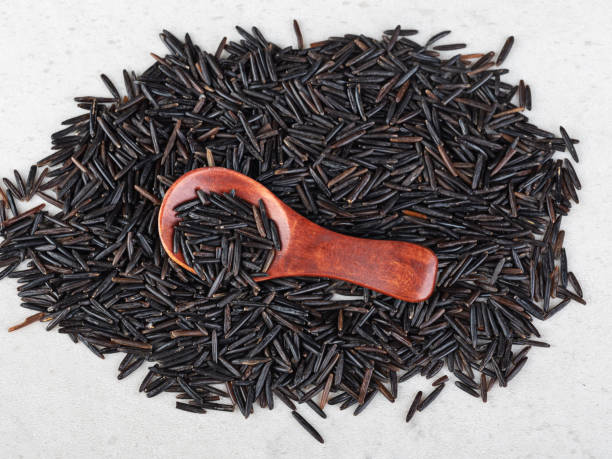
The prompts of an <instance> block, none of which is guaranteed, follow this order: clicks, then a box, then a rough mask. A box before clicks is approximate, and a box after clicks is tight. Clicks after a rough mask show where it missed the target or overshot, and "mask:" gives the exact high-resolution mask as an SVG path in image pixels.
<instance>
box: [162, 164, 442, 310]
mask: <svg viewBox="0 0 612 459" xmlns="http://www.w3.org/2000/svg"><path fill="white" fill-rule="evenodd" d="M197 189H201V190H203V191H205V192H211V191H212V192H215V193H225V192H229V191H231V190H235V191H236V195H237V196H238V197H240V198H242V199H244V200H245V201H247V202H250V203H253V204H257V202H259V200H260V199H262V200H263V202H264V204H265V206H266V211H267V213H268V215H269V217H270V218H271V219H272V220H274V222H275V223H276V226H277V227H278V233H279V236H280V240H281V246H282V249H281V250H280V251H279V252H278V253H277V254H276V256H275V257H274V261H273V262H272V264H271V265H270V267H269V269H268V271H267V274H268V276H267V277H258V278H256V280H258V281H260V280H266V279H273V278H277V277H290V276H308V277H331V278H333V279H340V280H344V281H348V282H352V283H354V284H358V285H361V286H362V287H366V288H369V289H372V290H376V291H378V292H381V293H384V294H385V295H389V296H393V297H395V298H399V299H401V300H405V301H410V302H416V301H422V300H425V299H427V298H428V297H429V296H430V295H431V293H432V291H433V288H434V283H435V280H436V270H437V267H438V259H437V258H436V256H435V255H434V253H433V252H432V251H431V250H429V249H427V248H425V247H421V246H419V245H415V244H411V243H408V242H400V241H380V240H373V239H360V238H356V237H351V236H345V235H343V234H339V233H335V232H333V231H330V230H328V229H325V228H322V227H321V226H319V225H317V224H315V223H313V222H311V221H310V220H308V219H306V218H304V217H302V216H301V215H300V214H298V213H297V212H295V211H294V210H292V209H291V208H290V207H289V206H287V205H286V204H284V203H283V202H282V201H281V200H280V199H278V198H277V197H276V196H275V195H274V194H273V193H272V192H271V191H270V190H268V189H267V188H266V187H265V186H263V185H262V184H261V183H259V182H257V181H255V180H253V179H252V178H250V177H247V176H246V175H244V174H241V173H239V172H235V171H232V170H230V169H225V168H223V167H206V168H202V169H195V170H192V171H191V172H187V173H186V174H185V175H183V176H182V177H180V178H179V179H178V180H177V181H176V182H175V183H174V184H173V185H172V186H171V187H170V188H169V189H168V191H167V192H166V195H165V196H164V200H163V202H162V204H161V207H160V209H159V220H158V223H159V225H158V227H159V236H160V238H161V242H162V245H163V247H164V249H165V250H166V252H167V253H168V255H169V256H170V258H171V259H172V260H174V261H175V262H176V263H178V264H179V265H180V266H182V267H183V268H185V269H187V270H189V271H191V272H194V270H193V269H192V268H191V267H189V266H188V265H187V264H186V263H185V259H184V258H183V255H182V254H181V253H173V252H172V246H173V244H172V242H173V235H174V226H175V225H176V223H177V222H178V217H177V216H176V214H175V212H174V208H175V207H176V206H178V205H179V204H181V203H183V202H185V201H189V200H191V199H194V198H195V197H196V190H197Z"/></svg>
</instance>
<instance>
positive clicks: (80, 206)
mask: <svg viewBox="0 0 612 459" xmlns="http://www.w3.org/2000/svg"><path fill="white" fill-rule="evenodd" d="M294 26H295V30H296V34H297V37H298V46H297V47H296V48H294V47H286V48H281V47H279V46H278V45H276V44H273V43H270V42H269V41H268V40H266V39H265V38H264V37H263V35H262V34H261V32H260V31H259V30H258V29H257V28H253V29H252V32H251V33H249V32H247V31H246V30H244V29H242V28H239V27H238V28H237V30H238V33H239V34H240V36H241V37H242V38H241V39H240V41H238V42H227V41H226V39H225V38H224V39H223V40H222V41H221V43H220V45H219V47H218V49H217V50H216V51H215V52H207V51H204V50H202V49H201V48H199V47H198V46H197V45H195V44H194V43H193V42H192V41H191V38H190V37H189V35H186V36H185V39H184V40H183V41H181V40H179V39H178V38H177V37H175V36H174V35H172V34H171V33H170V32H168V31H164V32H163V33H162V34H161V39H162V41H163V43H164V44H165V45H166V46H167V48H168V50H169V53H168V54H167V55H166V56H164V57H160V56H157V55H153V58H154V59H155V62H154V64H153V65H152V66H151V67H149V68H148V69H147V70H145V71H144V72H143V73H142V74H140V75H137V74H135V73H134V72H128V71H124V73H123V79H124V84H125V93H124V94H122V93H121V92H120V91H119V90H118V89H117V88H116V86H115V85H114V84H113V83H112V82H111V81H110V80H109V79H108V78H107V77H106V76H104V75H102V79H103V81H104V83H105V84H106V86H107V87H108V90H109V93H110V96H109V97H93V96H87V97H77V98H76V99H75V100H76V102H77V104H78V107H79V108H81V109H83V110H84V111H85V112H84V113H83V114H81V115H78V116H75V117H74V118H71V119H69V120H66V121H64V122H63V126H64V127H63V128H62V130H60V131H58V132H56V133H55V134H53V135H52V144H53V147H52V149H53V153H52V154H50V155H49V156H47V157H46V158H44V159H41V160H40V161H39V162H38V163H37V164H36V165H35V166H32V168H31V169H30V171H29V174H28V175H27V177H26V178H25V179H23V178H22V176H21V175H20V174H19V173H17V172H16V173H15V180H14V181H11V180H9V179H7V178H5V179H4V184H5V186H6V190H5V191H4V190H2V193H1V198H2V200H3V203H2V205H1V206H0V222H1V234H2V236H4V241H3V242H2V243H1V248H0V263H1V265H2V266H3V267H4V269H3V270H2V271H1V274H0V277H5V276H10V277H13V278H17V279H18V281H19V282H20V283H21V286H20V287H19V296H20V297H21V299H22V304H21V305H22V306H23V307H25V308H27V309H30V310H33V311H35V314H34V315H32V316H30V317H29V318H28V319H26V321H25V322H24V323H23V324H20V325H18V326H16V327H13V329H16V328H19V327H21V326H24V325H27V324H29V323H32V322H34V321H41V322H45V323H46V326H47V329H48V330H51V329H57V330H58V331H59V332H60V333H65V334H66V335H68V337H70V338H71V339H72V340H73V341H74V342H81V343H83V344H84V345H85V346H87V347H88V348H89V349H90V350H91V352H92V353H94V354H95V355H97V356H98V357H101V358H104V356H105V355H106V354H110V353H117V352H119V353H123V354H125V358H124V359H123V361H122V362H121V364H120V366H119V376H118V378H119V379H123V378H125V377H126V376H128V375H129V374H130V373H132V372H133V371H134V370H136V369H137V368H138V367H140V366H141V365H143V364H145V363H146V365H147V366H149V368H148V373H147V375H146V377H145V378H144V380H143V381H142V384H141V386H140V390H141V391H143V392H144V393H146V395H147V396H148V397H153V396H155V395H157V394H160V393H161V392H174V393H176V398H177V399H178V401H177V402H176V406H177V408H180V409H183V410H186V411H191V412H196V413H204V412H205V411H206V410H227V411H233V410H234V409H235V408H237V409H238V410H239V411H240V412H241V413H242V414H243V415H244V416H245V417H248V416H249V415H250V414H251V413H252V411H253V407H254V405H255V404H256V403H258V404H259V405H260V406H261V407H268V408H270V409H272V408H273V406H274V403H275V400H276V401H278V400H281V401H283V402H284V403H285V404H287V405H288V406H289V407H290V408H291V409H292V410H295V404H294V402H299V403H303V402H306V403H307V404H308V405H309V406H310V407H311V408H312V409H313V410H315V411H316V412H317V413H318V414H320V415H321V416H322V417H325V413H324V408H325V407H326V406H327V405H328V404H330V405H332V404H333V405H335V404H338V405H340V408H341V409H345V408H349V407H353V408H354V410H355V411H354V414H359V413H360V412H361V411H362V410H363V409H365V408H366V407H367V406H368V404H369V403H370V402H371V401H372V399H373V398H375V397H376V396H377V395H378V394H381V396H383V397H386V398H387V399H389V400H390V401H394V400H395V398H396V396H397V385H398V383H399V382H402V381H405V380H407V379H409V378H411V377H412V376H414V375H416V374H420V375H422V376H425V377H426V378H433V377H434V376H435V375H437V374H438V373H439V372H440V371H442V369H443V367H444V366H446V370H447V371H448V372H449V373H451V374H453V375H454V376H455V377H456V381H455V384H456V385H457V386H458V387H459V388H460V389H462V390H464V391H465V392H467V393H468V394H470V395H473V396H474V397H479V398H481V399H482V400H483V401H486V398H487V393H488V392H489V391H490V390H491V388H492V387H493V386H494V385H495V383H497V385H498V386H501V387H504V386H506V385H507V383H508V382H509V381H510V379H512V378H513V377H514V376H516V374H517V373H518V372H519V371H520V369H521V368H522V367H523V366H524V365H525V363H526V361H527V353H528V352H529V350H530V348H531V347H533V346H541V347H547V346H548V345H547V344H546V343H545V342H542V341H539V340H536V339H534V338H538V337H539V336H540V334H539V333H538V330H537V329H536V327H535V325H534V320H533V319H534V318H535V319H539V320H546V319H548V318H550V317H551V316H553V315H554V314H556V313H557V312H558V311H560V310H561V309H562V308H564V307H565V306H566V305H567V304H568V303H569V302H570V301H571V300H575V301H578V302H580V303H584V300H583V299H582V296H583V295H582V292H581V288H580V286H579V284H578V281H577V280H576V278H575V276H574V275H573V274H572V273H571V272H570V271H569V270H568V266H567V256H566V252H565V249H564V248H563V238H564V231H563V230H561V222H562V217H563V216H565V215H567V214H568V212H569V210H570V208H571V205H572V201H573V202H574V203H577V202H578V196H577V190H579V189H580V187H581V185H580V182H579V180H578V178H577V176H576V173H575V171H574V169H573V167H572V165H571V163H570V160H569V159H568V157H566V158H565V159H561V158H557V157H556V155H557V153H558V152H563V151H567V152H569V154H570V155H571V157H572V158H573V160H574V161H578V158H577V155H576V150H575V147H574V144H575V143H577V140H574V139H572V138H570V137H569V136H568V134H567V133H566V132H565V130H564V129H563V128H561V135H560V136H557V135H555V134H553V133H551V132H548V131H546V130H543V129H541V128H539V127H537V126H534V125H533V124H530V123H529V121H528V118H527V116H526V115H525V110H530V109H531V90H530V88H529V86H527V85H525V84H524V82H523V81H521V82H520V83H519V84H518V85H513V84H509V83H507V82H504V81H502V78H501V77H502V75H504V74H505V73H506V72H507V70H505V69H502V68H498V66H499V65H500V64H502V62H503V61H504V59H505V57H506V56H507V54H508V52H509V51H510V48H511V47H512V43H513V41H514V39H513V38H512V37H510V38H509V39H508V40H507V41H506V42H505V44H504V46H503V48H502V50H501V52H500V53H499V55H497V56H496V55H495V53H493V52H488V53H476V54H460V53H456V52H455V51H454V50H458V49H461V48H463V47H464V46H465V45H464V44H439V42H440V40H442V39H443V38H445V37H446V36H447V35H448V33H449V32H448V31H445V32H441V33H439V34H436V35H435V36H433V37H431V38H429V39H428V40H426V42H425V44H419V43H417V42H415V41H413V40H412V39H411V38H408V37H409V36H411V35H414V34H416V33H417V32H416V31H415V30H407V29H402V28H400V27H397V28H396V29H394V30H389V31H386V32H385V33H384V35H383V37H382V39H380V40H375V39H372V38H369V37H366V36H363V35H344V36H342V37H332V38H330V39H328V40H324V41H321V42H317V43H313V44H311V45H310V47H308V48H305V47H304V45H303V40H302V37H301V33H300V31H299V27H298V26H297V23H294ZM207 166H223V167H226V168H229V169H234V170H236V171H239V172H242V173H243V174H247V175H248V176H250V177H252V178H254V179H256V180H258V181H260V182H261V183H263V184H264V185H265V186H266V187H268V188H269V189H271V190H272V191H273V192H274V193H276V195H277V196H279V197H280V198H281V199H282V200H283V201H284V202H285V203H287V204H288V205H289V206H291V207H292V208H294V209H296V210H297V211H298V212H300V213H301V214H302V215H304V216H306V217H307V218H309V219H311V220H313V221H315V222H316V223H318V224H320V225H323V226H325V227H327V228H330V229H332V230H334V231H338V232H341V233H346V234H351V235H355V236H359V237H364V238H374V239H393V240H401V241H408V242H413V243H417V244H421V245H424V246H426V247H429V248H431V249H432V250H433V251H434V252H435V253H436V254H437V256H438V258H439V272H438V279H437V285H436V289H435V292H434V294H433V296H432V297H431V298H430V299H429V300H427V301H425V302H420V303H406V302H404V301H400V300H397V299H394V298H390V297H386V296H383V295H381V294H378V293H376V292H373V291H370V290H367V289H364V288H362V287H358V286H356V285H351V284H348V283H345V282H341V281H335V280H329V279H317V278H287V279H276V280H270V281H263V282H260V283H258V289H257V290H254V289H253V288H252V286H251V285H249V283H248V282H246V281H244V280H243V279H241V277H240V275H239V274H240V272H239V271H236V276H234V282H232V283H229V284H226V285H225V286H222V287H220V288H218V289H212V288H211V287H212V281H213V280H212V278H211V279H207V278H206V276H203V278H202V277H201V276H198V275H194V274H191V273H189V272H187V271H185V270H183V269H181V268H180V267H178V266H177V265H175V264H174V263H173V262H172V261H171V260H169V259H168V256H167V255H166V253H164V250H163V249H162V247H161V245H160V241H159V238H158V234H157V213H158V209H159V204H160V201H161V199H162V198H163V196H164V193H165V191H166V190H167V189H168V187H169V186H170V185H172V183H173V182H174V181H175V180H176V179H177V178H178V177H180V176H181V175H182V174H184V173H185V172H187V171H190V170H192V169H195V168H199V167H207ZM35 195H36V196H39V197H41V198H43V199H45V200H46V201H48V203H50V204H51V206H47V207H45V208H44V209H43V208H42V207H41V206H38V207H34V208H33V209H30V210H27V211H23V210H21V209H19V208H17V204H16V202H15V201H16V200H21V201H23V200H25V201H27V200H29V199H30V198H31V197H33V196H35ZM253 204H254V203H253ZM54 206H55V207H57V208H58V209H59V210H57V209H54ZM5 207H8V211H7V210H5ZM51 209H53V210H51ZM7 212H8V213H7ZM339 298H340V300H339ZM447 380H448V377H447V376H442V377H439V376H438V377H437V379H436V380H435V381H434V386H436V387H435V388H432V389H431V390H430V391H429V395H427V396H425V397H422V393H421V392H419V394H417V397H416V398H415V400H414V402H413V403H412V405H411V406H410V409H409V411H408V416H407V419H410V418H411V417H412V416H413V415H414V413H415V412H417V411H421V410H422V409H423V408H425V407H426V406H427V405H428V404H429V403H431V401H432V400H433V399H434V398H436V397H437V396H438V394H440V391H441V390H442V388H443V387H444V384H445V381H447ZM224 400H225V401H224ZM293 414H294V416H295V417H296V419H297V420H298V421H299V422H300V423H301V424H302V425H303V426H305V427H306V428H307V429H308V430H309V431H310V432H311V433H312V434H313V435H314V436H315V437H317V438H318V439H319V440H320V441H322V439H321V438H320V436H319V435H318V434H317V433H316V431H315V430H314V428H312V426H311V425H310V424H309V423H308V422H307V421H306V420H305V419H304V418H303V417H302V416H301V415H299V414H298V413H297V412H295V411H293Z"/></svg>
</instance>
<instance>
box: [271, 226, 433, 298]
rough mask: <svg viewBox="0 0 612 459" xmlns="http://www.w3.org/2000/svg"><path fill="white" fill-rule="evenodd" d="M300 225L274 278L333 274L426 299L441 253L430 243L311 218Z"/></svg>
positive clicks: (403, 295) (386, 291)
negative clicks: (344, 229) (341, 228)
mask: <svg viewBox="0 0 612 459" xmlns="http://www.w3.org/2000/svg"><path fill="white" fill-rule="evenodd" d="M295 230H298V229H297V228H296V229H295ZM298 231H300V233H301V234H300V235H299V236H298V235H296V236H297V237H294V238H292V247H291V250H289V251H288V252H290V254H291V256H290V257H282V259H281V260H275V262H274V263H273V265H272V267H271V270H270V271H269V272H268V275H269V276H270V278H273V277H280V276H276V274H277V273H279V274H280V273H282V275H283V276H288V275H289V276H316V277H330V278H333V279H340V280H344V281H348V282H351V283H354V284H358V285H361V286H362V287H366V288H369V289H371V290H376V291H378V292H381V293H383V294H385V295H389V296H393V297H395V298H399V299H401V300H405V301H410V302H417V301H422V300H425V299H427V298H428V297H429V296H430V295H431V293H432V291H433V288H434V284H435V281H436V272H437V266H438V259H437V258H436V256H435V255H434V253H433V252H432V251H431V250H429V249H427V248H425V247H421V246H419V245H416V244H411V243H408V242H401V241H383V240H373V239H361V238H356V237H352V236H346V235H343V234H339V233H336V232H333V231H330V230H327V229H325V228H322V227H320V226H318V225H316V224H314V223H312V222H303V224H302V225H301V227H300V229H299V230H298ZM293 244H296V245H297V247H296V246H294V245H293Z"/></svg>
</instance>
